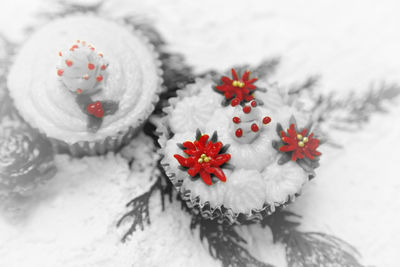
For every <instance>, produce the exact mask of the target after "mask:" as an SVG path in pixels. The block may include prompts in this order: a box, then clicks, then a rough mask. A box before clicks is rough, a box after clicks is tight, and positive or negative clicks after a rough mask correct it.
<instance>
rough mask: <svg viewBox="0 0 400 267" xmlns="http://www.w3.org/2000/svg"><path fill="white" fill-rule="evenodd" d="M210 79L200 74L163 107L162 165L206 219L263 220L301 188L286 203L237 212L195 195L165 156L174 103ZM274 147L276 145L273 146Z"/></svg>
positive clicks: (159, 126)
mask: <svg viewBox="0 0 400 267" xmlns="http://www.w3.org/2000/svg"><path fill="white" fill-rule="evenodd" d="M206 79H211V78H210V77H205V78H198V79H196V81H195V82H194V83H193V84H189V85H187V86H186V87H185V88H183V89H182V90H178V91H177V96H176V97H173V98H170V99H169V100H168V105H167V106H166V107H164V109H163V112H164V116H163V117H162V118H160V119H159V120H158V121H157V122H156V125H157V129H156V133H157V134H158V136H159V139H158V142H159V144H160V147H161V148H160V149H159V150H158V153H159V154H160V157H161V165H162V167H163V168H164V170H165V174H166V175H167V177H168V178H169V179H170V180H171V182H172V184H173V185H174V187H175V188H176V189H177V191H178V193H179V194H180V196H181V198H182V200H183V201H184V202H185V203H186V205H187V206H188V207H189V208H190V209H192V212H193V213H194V214H200V215H201V216H202V217H204V218H206V219H210V220H217V222H219V223H226V224H230V225H231V224H239V225H241V224H246V223H254V222H259V221H261V220H262V219H263V218H265V217H266V216H268V215H271V214H272V213H274V212H275V210H277V209H280V208H284V207H286V206H287V205H288V204H290V203H292V202H293V201H294V200H295V199H296V197H298V196H299V195H300V194H301V191H299V192H297V193H295V194H293V195H289V196H288V197H287V199H286V201H285V202H284V203H275V204H274V205H270V204H267V203H265V204H264V206H263V207H262V208H261V209H252V210H251V211H250V212H249V213H241V212H234V211H233V210H232V209H231V208H229V207H225V206H224V205H219V206H211V205H210V202H208V201H201V197H200V196H195V195H193V194H192V192H191V190H189V189H185V188H183V187H182V182H181V181H178V180H176V179H175V177H176V172H175V171H176V170H174V169H173V168H172V167H171V166H170V165H169V163H168V162H167V161H166V160H165V147H166V144H167V141H168V140H169V139H170V138H171V137H172V136H173V135H174V133H173V132H172V131H171V130H170V127H169V124H168V116H169V114H170V113H171V112H172V110H173V107H174V106H175V105H176V104H177V103H178V102H179V101H181V100H182V99H183V98H184V97H187V96H191V95H193V91H194V90H195V86H196V84H197V83H198V82H202V81H204V80H206ZM271 149H273V148H272V147H271ZM188 178H189V177H188Z"/></svg>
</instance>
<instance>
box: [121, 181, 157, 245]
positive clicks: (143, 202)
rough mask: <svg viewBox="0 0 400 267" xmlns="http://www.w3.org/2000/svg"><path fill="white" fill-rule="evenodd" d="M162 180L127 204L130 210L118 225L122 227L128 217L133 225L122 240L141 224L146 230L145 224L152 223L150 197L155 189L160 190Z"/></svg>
mask: <svg viewBox="0 0 400 267" xmlns="http://www.w3.org/2000/svg"><path fill="white" fill-rule="evenodd" d="M160 187H161V180H160V178H159V179H157V181H156V182H155V183H154V184H153V185H152V186H151V187H150V189H149V191H147V192H145V193H143V194H142V195H140V196H137V197H135V198H134V199H132V200H131V201H129V202H128V203H127V204H126V207H127V208H130V211H128V212H127V213H125V214H124V215H123V216H122V217H121V218H120V219H119V220H118V222H117V227H120V226H121V224H122V223H123V222H124V221H125V220H126V219H127V218H131V220H132V222H131V226H130V227H129V229H128V231H127V232H126V233H125V234H124V235H123V237H122V239H121V241H122V242H125V241H126V239H127V238H128V237H129V236H131V235H132V234H133V232H135V231H136V228H137V227H138V226H140V229H141V230H142V231H143V230H144V224H145V223H147V224H150V211H149V202H150V197H151V195H152V194H153V192H154V191H155V190H160Z"/></svg>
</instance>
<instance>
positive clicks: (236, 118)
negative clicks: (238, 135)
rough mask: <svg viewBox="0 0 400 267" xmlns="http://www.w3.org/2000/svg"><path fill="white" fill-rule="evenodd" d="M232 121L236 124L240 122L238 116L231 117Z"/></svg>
mask: <svg viewBox="0 0 400 267" xmlns="http://www.w3.org/2000/svg"><path fill="white" fill-rule="evenodd" d="M232 121H233V122H234V123H236V124H238V123H240V118H239V117H233V119H232Z"/></svg>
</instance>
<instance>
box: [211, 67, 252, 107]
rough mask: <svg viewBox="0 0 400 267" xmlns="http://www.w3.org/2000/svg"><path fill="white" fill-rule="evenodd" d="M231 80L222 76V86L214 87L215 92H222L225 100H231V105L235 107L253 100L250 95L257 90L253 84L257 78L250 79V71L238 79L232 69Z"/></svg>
mask: <svg viewBox="0 0 400 267" xmlns="http://www.w3.org/2000/svg"><path fill="white" fill-rule="evenodd" d="M232 78H233V80H231V79H230V78H229V77H226V76H223V77H222V78H221V81H222V82H223V84H222V85H218V86H216V88H217V90H218V91H220V92H222V93H223V94H224V95H225V98H226V99H227V100H230V99H232V98H233V100H232V101H231V105H232V106H237V105H239V104H240V102H242V101H246V102H247V101H251V100H253V99H254V96H253V95H252V94H253V92H254V90H256V89H257V87H256V86H255V85H254V84H253V83H254V82H256V81H257V78H253V79H250V71H248V70H247V71H245V72H244V73H243V75H242V78H240V79H239V77H238V75H237V73H236V71H235V70H234V69H232Z"/></svg>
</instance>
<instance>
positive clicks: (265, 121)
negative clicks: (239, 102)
mask: <svg viewBox="0 0 400 267" xmlns="http://www.w3.org/2000/svg"><path fill="white" fill-rule="evenodd" d="M252 107H253V108H256V107H257V102H256V101H255V100H253V101H251V102H250V105H245V106H244V107H243V109H242V110H243V113H245V114H249V113H251V112H252ZM232 121H233V123H234V124H240V123H241V122H242V119H241V118H240V117H237V116H235V117H233V118H232ZM270 122H271V118H270V117H268V116H266V117H264V118H263V119H262V123H263V124H264V125H267V124H268V123H270ZM246 126H247V122H246ZM260 127H262V124H260V123H259V122H258V121H257V120H254V123H252V124H251V126H250V129H251V131H253V132H255V133H256V132H258V131H259V130H260ZM235 135H236V137H237V138H240V137H242V136H243V129H242V128H237V129H236V131H235Z"/></svg>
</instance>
